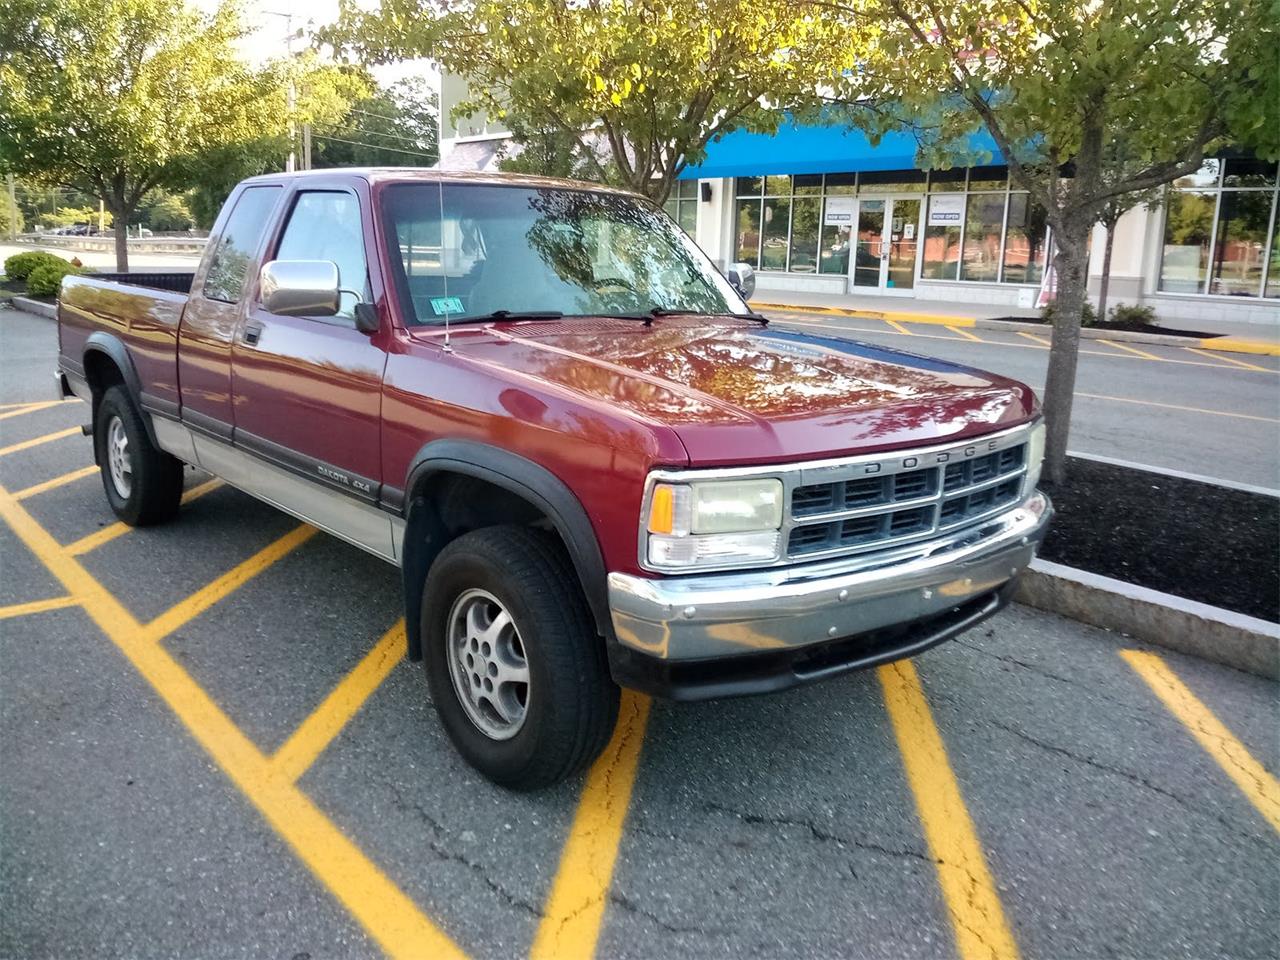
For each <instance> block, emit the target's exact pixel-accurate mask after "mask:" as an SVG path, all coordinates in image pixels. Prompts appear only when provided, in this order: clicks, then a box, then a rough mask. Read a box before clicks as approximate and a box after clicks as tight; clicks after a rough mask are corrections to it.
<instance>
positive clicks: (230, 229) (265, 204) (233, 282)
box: [204, 187, 280, 303]
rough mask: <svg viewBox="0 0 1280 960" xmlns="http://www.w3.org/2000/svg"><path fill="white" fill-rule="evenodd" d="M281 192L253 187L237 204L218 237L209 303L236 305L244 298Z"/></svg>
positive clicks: (207, 284) (207, 292)
mask: <svg viewBox="0 0 1280 960" xmlns="http://www.w3.org/2000/svg"><path fill="white" fill-rule="evenodd" d="M279 190H280V188H279V187H249V188H248V189H247V190H245V191H244V193H242V194H240V197H239V198H238V199H237V200H236V205H235V209H233V210H232V211H231V216H230V217H228V218H227V225H226V226H225V227H223V228H222V235H221V236H220V237H218V240H217V246H216V247H215V248H214V251H213V259H212V260H211V261H210V263H209V273H208V274H207V275H206V276H205V281H204V295H205V297H206V298H207V299H209V300H221V301H222V302H223V303H236V302H238V301H239V299H240V297H241V296H243V295H244V284H245V280H247V279H248V277H249V264H250V263H251V262H252V261H253V255H254V254H255V253H257V252H258V247H259V245H260V244H261V242H262V234H263V231H264V230H266V227H267V220H268V219H269V217H270V215H271V208H272V207H274V206H275V204H276V198H277V197H279V195H280V193H279Z"/></svg>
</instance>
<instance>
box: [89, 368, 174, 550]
mask: <svg viewBox="0 0 1280 960" xmlns="http://www.w3.org/2000/svg"><path fill="white" fill-rule="evenodd" d="M94 443H95V444H96V446H97V454H98V465H99V467H100V469H101V470H102V486H103V489H104V490H106V493H107V502H108V503H109V504H110V505H111V509H112V511H114V512H115V515H116V516H117V517H119V518H120V519H121V520H123V521H124V522H125V523H127V524H129V525H130V526H131V527H145V526H149V525H151V524H157V523H164V522H165V521H167V520H172V519H173V518H174V517H175V516H176V515H177V513H178V504H179V502H180V501H181V500H182V461H181V460H179V459H177V458H176V457H174V456H172V455H171V454H168V453H165V452H164V451H163V450H160V449H158V448H157V447H156V446H155V444H153V443H152V442H151V438H150V437H149V436H147V428H146V426H145V425H144V424H143V422H142V415H141V414H140V413H138V408H137V407H135V406H134V404H133V400H132V399H131V398H130V396H129V394H128V392H126V390H125V388H124V387H121V386H114V387H111V388H110V389H108V390H107V392H106V393H105V394H103V396H102V401H101V402H100V403H99V404H98V414H97V417H96V418H95V420H94Z"/></svg>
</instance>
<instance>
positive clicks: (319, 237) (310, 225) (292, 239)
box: [276, 190, 370, 318]
mask: <svg viewBox="0 0 1280 960" xmlns="http://www.w3.org/2000/svg"><path fill="white" fill-rule="evenodd" d="M276 259H277V260H329V261H332V262H333V263H335V264H337V266H338V284H339V285H340V286H341V287H343V289H344V292H343V294H342V298H341V304H342V305H341V306H340V307H339V309H338V313H337V316H339V317H348V318H349V317H353V316H354V315H355V310H356V304H357V303H359V302H360V301H361V300H365V301H367V300H369V299H370V293H369V271H368V267H367V266H366V264H365V254H364V232H363V231H362V230H361V228H360V204H359V201H357V200H356V198H355V196H354V195H352V194H350V193H342V192H339V191H336V190H309V191H306V192H304V193H300V194H298V199H297V200H296V201H295V202H294V205H293V212H292V213H291V214H290V215H289V223H288V224H287V225H286V226H285V228H284V236H282V237H281V238H280V247H279V249H277V250H276ZM346 291H356V292H355V293H351V292H346Z"/></svg>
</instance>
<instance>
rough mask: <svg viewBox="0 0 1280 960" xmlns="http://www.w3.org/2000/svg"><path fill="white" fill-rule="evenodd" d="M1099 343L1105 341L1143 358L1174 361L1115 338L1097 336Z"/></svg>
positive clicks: (1162, 361)
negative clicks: (1107, 338) (1108, 338)
mask: <svg viewBox="0 0 1280 960" xmlns="http://www.w3.org/2000/svg"><path fill="white" fill-rule="evenodd" d="M1098 342H1099V343H1105V344H1106V345H1107V346H1108V347H1115V348H1116V349H1117V350H1123V351H1124V352H1125V353H1132V354H1133V355H1134V356H1135V357H1141V358H1142V359H1143V360H1159V361H1160V362H1161V363H1176V362H1177V361H1172V360H1170V359H1169V358H1167V357H1157V356H1156V355H1155V354H1154V353H1148V352H1147V351H1146V350H1139V349H1138V348H1137V347H1130V346H1127V345H1125V344H1123V343H1117V342H1116V341H1115V340H1106V339H1104V338H1102V337H1099V338H1098Z"/></svg>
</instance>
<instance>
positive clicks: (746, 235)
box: [733, 200, 760, 267]
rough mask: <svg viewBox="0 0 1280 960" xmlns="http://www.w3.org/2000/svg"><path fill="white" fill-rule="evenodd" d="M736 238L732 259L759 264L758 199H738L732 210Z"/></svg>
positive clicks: (753, 264)
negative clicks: (734, 208)
mask: <svg viewBox="0 0 1280 960" xmlns="http://www.w3.org/2000/svg"><path fill="white" fill-rule="evenodd" d="M733 220H734V224H735V229H736V231H737V239H736V241H735V242H734V250H735V255H734V259H735V260H738V261H741V262H743V263H749V264H751V265H752V266H753V267H759V266H760V201H759V200H739V201H738V202H737V209H736V210H735V212H734V218H733Z"/></svg>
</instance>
